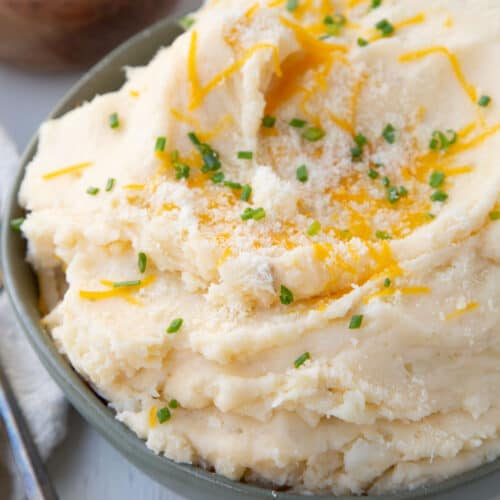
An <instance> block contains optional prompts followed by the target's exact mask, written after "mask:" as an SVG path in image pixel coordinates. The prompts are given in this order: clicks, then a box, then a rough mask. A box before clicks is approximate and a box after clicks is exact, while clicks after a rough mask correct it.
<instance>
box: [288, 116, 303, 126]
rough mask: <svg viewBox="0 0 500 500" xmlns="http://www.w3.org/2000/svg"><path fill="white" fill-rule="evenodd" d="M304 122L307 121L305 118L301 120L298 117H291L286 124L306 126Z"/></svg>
mask: <svg viewBox="0 0 500 500" xmlns="http://www.w3.org/2000/svg"><path fill="white" fill-rule="evenodd" d="M306 123H307V122H306V121H305V120H301V119H300V118H292V119H291V120H290V121H289V122H288V125H290V127H295V128H303V127H305V126H306Z"/></svg>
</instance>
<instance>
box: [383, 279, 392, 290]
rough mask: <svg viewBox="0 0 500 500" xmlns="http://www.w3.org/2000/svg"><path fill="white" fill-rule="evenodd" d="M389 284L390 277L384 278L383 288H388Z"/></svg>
mask: <svg viewBox="0 0 500 500" xmlns="http://www.w3.org/2000/svg"><path fill="white" fill-rule="evenodd" d="M390 286H391V279H390V278H385V280H384V288H389V287H390Z"/></svg>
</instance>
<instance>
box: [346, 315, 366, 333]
mask: <svg viewBox="0 0 500 500" xmlns="http://www.w3.org/2000/svg"><path fill="white" fill-rule="evenodd" d="M362 322H363V315H362V314H355V315H354V316H353V317H352V318H351V322H350V323H349V328H350V329H351V330H357V329H358V328H360V327H361V323H362Z"/></svg>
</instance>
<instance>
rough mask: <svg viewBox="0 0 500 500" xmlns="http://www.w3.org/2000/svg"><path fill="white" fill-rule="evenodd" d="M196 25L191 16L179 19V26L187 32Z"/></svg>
mask: <svg viewBox="0 0 500 500" xmlns="http://www.w3.org/2000/svg"><path fill="white" fill-rule="evenodd" d="M194 23H195V20H194V18H192V17H191V16H183V17H181V18H180V19H179V25H180V27H181V28H183V29H184V30H185V31H187V30H188V29H189V28H191V26H193V24H194Z"/></svg>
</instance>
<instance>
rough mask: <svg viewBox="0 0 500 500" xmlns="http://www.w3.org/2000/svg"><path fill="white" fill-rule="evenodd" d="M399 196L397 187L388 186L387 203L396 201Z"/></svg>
mask: <svg viewBox="0 0 500 500" xmlns="http://www.w3.org/2000/svg"><path fill="white" fill-rule="evenodd" d="M399 198H400V194H399V191H398V188H397V187H394V186H390V187H389V188H388V189H387V200H388V201H389V203H396V202H397V201H399Z"/></svg>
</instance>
